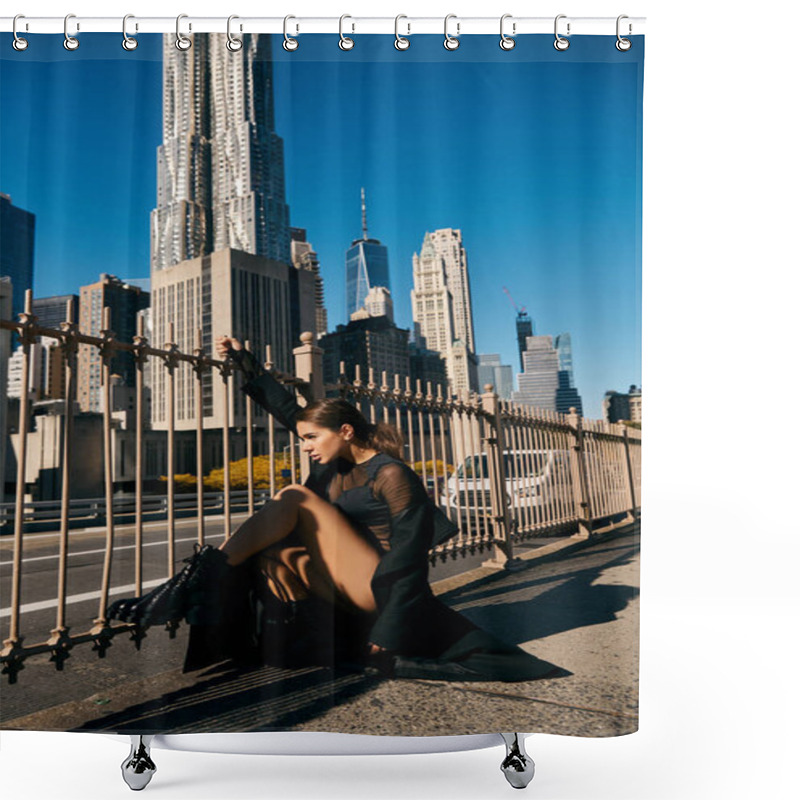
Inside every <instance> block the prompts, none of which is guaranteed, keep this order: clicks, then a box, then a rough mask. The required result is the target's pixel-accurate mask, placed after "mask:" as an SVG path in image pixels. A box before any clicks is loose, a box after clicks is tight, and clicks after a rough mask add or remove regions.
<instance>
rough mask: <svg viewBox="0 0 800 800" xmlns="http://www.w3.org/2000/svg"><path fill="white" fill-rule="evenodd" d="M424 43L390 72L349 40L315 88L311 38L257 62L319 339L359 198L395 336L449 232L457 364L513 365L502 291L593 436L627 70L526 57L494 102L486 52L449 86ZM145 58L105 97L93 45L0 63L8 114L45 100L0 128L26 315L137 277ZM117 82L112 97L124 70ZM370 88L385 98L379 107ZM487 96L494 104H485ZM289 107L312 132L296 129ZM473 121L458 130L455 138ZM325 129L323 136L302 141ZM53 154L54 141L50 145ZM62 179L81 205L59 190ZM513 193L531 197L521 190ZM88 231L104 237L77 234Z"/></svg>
mask: <svg viewBox="0 0 800 800" xmlns="http://www.w3.org/2000/svg"><path fill="white" fill-rule="evenodd" d="M380 38H381V37H375V39H380ZM427 38H428V37H419V38H418V39H417V40H415V48H414V49H413V50H414V53H412V57H411V58H406V59H405V62H404V61H403V59H402V58H401V57H400V56H403V55H405V56H408V53H405V54H397V53H395V52H394V51H393V48H391V47H389V48H384V47H382V46H381V45H383V44H386V41H370V40H367V39H364V40H360V41H359V52H358V54H356V57H355V58H354V59H350V61H348V62H346V63H342V64H338V65H337V69H334V70H331V69H330V63H326V62H329V61H330V59H329V57H328V56H329V54H327V48H328V47H330V46H331V42H332V41H333V40H332V39H331V38H330V37H319V38H318V39H317V38H315V37H305V38H304V40H303V48H301V51H302V52H301V54H300V58H294V59H293V58H292V57H291V56H296V55H297V54H286V53H285V52H284V51H283V50H282V49H281V48H279V47H276V48H274V49H273V54H274V57H275V100H276V109H275V116H276V130H277V132H278V134H279V136H281V137H282V138H283V140H284V143H285V164H286V180H287V185H286V194H287V203H288V205H289V208H290V223H291V225H293V226H299V227H303V228H305V229H306V230H307V231H308V238H309V240H310V241H313V242H314V248H315V250H316V252H317V253H318V257H319V262H320V265H321V274H322V277H323V279H324V280H325V281H326V286H325V288H326V296H325V301H326V305H327V307H328V312H329V319H330V327H333V326H335V325H336V324H337V323H339V322H346V314H345V313H344V309H343V304H344V302H343V301H344V298H343V297H340V296H337V295H338V294H339V293H338V292H336V291H335V287H336V286H337V285H338V284H339V282H340V281H341V280H342V278H343V272H344V253H345V251H346V249H347V245H348V244H349V242H350V241H352V238H353V232H354V230H358V227H359V223H360V220H359V211H360V208H359V203H358V199H359V194H360V189H361V187H362V186H365V187H366V190H367V195H368V197H369V198H370V228H374V229H375V230H377V231H380V233H381V240H382V242H383V243H384V244H385V245H386V246H387V248H388V251H389V263H390V271H391V281H392V296H393V299H394V303H395V311H396V316H397V324H398V325H399V326H401V327H411V309H410V302H409V292H410V288H411V282H412V269H411V256H412V254H413V252H415V250H416V249H417V248H418V247H419V241H420V240H421V238H422V236H423V235H424V233H425V232H426V231H431V230H435V229H439V228H445V227H453V228H459V229H461V230H462V231H463V235H464V245H465V247H466V249H467V250H468V252H469V256H470V278H471V280H472V281H473V296H474V298H475V301H474V312H475V319H474V325H475V338H476V348H475V349H476V352H478V353H486V352H490V353H491V352H494V353H499V354H500V355H501V356H502V358H503V361H504V362H505V363H514V362H515V361H516V360H517V359H518V356H517V353H516V334H515V319H514V313H513V311H512V309H511V307H510V306H509V304H508V301H507V298H506V297H505V296H504V295H503V292H502V285H503V284H504V285H507V286H509V287H510V289H511V290H512V292H513V294H514V296H515V298H516V299H517V300H518V302H520V303H522V304H524V305H525V306H526V307H527V308H528V310H529V312H530V314H531V317H532V318H533V319H534V320H535V322H536V328H537V330H539V331H541V332H543V333H544V332H547V333H552V334H556V333H558V332H560V331H565V330H568V331H570V332H571V334H572V337H573V350H574V360H575V371H576V374H577V375H578V378H579V380H578V384H579V388H580V390H581V394H582V395H583V397H584V401H585V404H586V412H587V415H588V416H592V417H596V418H599V417H600V416H601V410H600V407H601V402H602V397H603V395H604V393H605V391H606V390H608V389H613V388H615V387H621V386H627V385H629V384H631V383H636V384H639V383H640V382H641V378H640V374H641V373H640V358H639V351H640V346H639V340H640V331H639V290H640V285H639V284H640V281H639V252H638V241H639V227H638V226H639V217H640V204H639V202H638V192H639V183H638V182H639V179H640V176H639V175H638V173H637V170H636V167H635V163H636V157H637V155H636V154H637V148H638V142H639V136H640V127H639V126H640V122H639V120H638V119H637V118H636V116H635V108H634V106H635V104H633V103H631V104H630V107H624V108H623V107H620V106H619V104H618V103H616V102H614V94H615V93H614V87H615V86H619V88H620V95H621V96H622V95H624V93H625V92H626V91H628V90H627V88H625V87H626V86H627V84H628V82H629V81H631V80H636V79H637V78H636V76H637V75H638V71H637V67H636V65H635V63H634V62H631V68H630V69H626V68H625V67H624V66H623V65H621V64H617V65H616V66H615V69H614V70H613V71H609V70H606V69H604V67H603V64H602V62H603V61H610V60H613V59H610V58H606V56H605V54H604V51H603V52H601V51H600V48H599V47H595V43H594V42H593V41H592V38H593V37H587V38H586V40H585V41H582V44H584V45H585V46H584V47H583V48H582V54H579V55H578V56H577V57H575V56H573V55H568V56H567V57H568V58H569V59H572V60H573V67H572V68H571V69H570V70H566V71H564V70H561V72H560V73H559V72H558V71H554V70H553V68H552V64H551V63H550V60H551V59H552V58H553V57H552V56H549V54H547V55H544V50H541V51H540V53H539V54H537V59H539V60H537V61H535V62H533V61H532V62H530V63H529V64H526V65H525V66H526V68H527V69H528V70H529V72H530V74H529V75H527V79H525V80H523V79H521V78H519V77H516V78H514V79H513V83H511V85H507V86H506V85H505V82H506V80H507V79H508V78H510V77H511V76H510V73H504V72H503V60H502V59H503V57H507V56H508V54H503V53H500V52H498V53H497V54H496V55H495V56H494V57H493V58H489V59H488V61H489V63H483V65H482V66H480V65H479V64H477V63H476V64H474V65H470V64H467V65H466V66H467V69H466V70H464V71H463V72H462V73H461V75H462V76H463V77H461V78H454V76H453V75H452V74H450V73H448V70H447V61H448V58H449V59H451V60H452V57H453V54H448V53H446V52H444V51H442V53H441V54H440V53H439V52H438V51H439V50H442V48H441V43H440V42H437V43H436V46H435V47H434V46H433V45H434V43H433V41H432V40H430V41H427V40H426V39H427ZM100 39H102V40H103V41H102V42H100V41H99V40H100ZM154 39H155V41H151V40H150V37H141V44H140V48H139V50H140V51H141V52H139V53H137V54H131V55H132V57H133V58H135V59H138V61H137V63H138V67H139V68H138V70H137V71H135V72H134V74H135V76H136V78H135V80H134V81H133V83H131V84H129V85H128V86H127V87H126V88H127V89H128V91H112V87H114V85H115V80H117V79H119V77H120V75H121V72H120V73H117V72H116V70H117V69H119V67H115V65H114V63H113V62H111V61H108V62H105V63H107V64H108V66H109V69H108V70H105V69H104V70H96V69H92V67H94V66H96V63H95V62H94V59H97V58H103V57H104V55H103V48H104V47H105V48H107V52H108V53H109V54H110V53H112V52H114V51H115V49H116V48H118V42H117V41H116V39H115V38H114V37H111V36H108V37H103V36H98V41H94V40H93V43H94V46H93V48H92V53H89V54H88V55H87V56H85V57H84V56H83V55H82V54H81V53H73V54H64V53H63V48H61V50H62V53H57V52H56V50H57V48H58V46H59V44H60V43H58V42H55V43H53V42H45V41H44V40H43V41H42V45H41V48H37V50H39V52H40V58H41V60H40V61H37V62H36V63H31V60H30V59H28V63H25V64H22V63H21V59H20V58H19V57H18V54H13V53H12V54H10V55H9V54H5V53H4V54H3V57H2V59H0V88H2V92H3V96H4V98H8V99H9V100H10V101H11V102H12V103H13V98H14V96H15V95H16V93H18V92H25V93H26V94H30V93H31V92H34V91H36V90H38V88H39V86H40V85H42V86H44V85H48V86H49V88H47V89H46V90H45V89H43V91H42V94H41V96H42V104H41V118H39V117H37V119H36V120H31V121H30V124H29V125H24V124H23V125H16V127H15V126H14V125H12V122H11V120H7V121H6V122H4V123H3V127H2V141H3V155H4V156H6V155H8V154H9V153H12V152H14V153H18V154H19V155H20V156H21V157H19V158H16V159H11V158H7V157H4V158H3V159H2V168H1V170H0V191H3V192H6V193H7V194H9V195H11V197H12V200H13V201H14V202H15V204H16V205H19V206H20V207H22V208H25V209H27V210H30V211H32V212H33V213H35V214H36V216H37V229H38V230H37V241H36V266H35V273H34V290H35V294H36V295H38V296H41V295H43V294H48V295H50V294H58V293H69V292H71V291H75V289H76V287H77V286H79V285H80V284H81V283H90V282H92V281H93V280H96V278H97V275H98V274H99V273H100V272H103V271H106V272H113V273H115V274H118V275H122V276H125V277H126V278H133V277H145V276H147V274H148V268H147V267H148V265H149V231H148V226H149V220H148V214H149V210H150V209H152V208H153V207H154V205H155V203H154V198H155V173H156V158H155V154H156V150H157V147H158V145H159V144H160V143H161V142H160V135H161V118H160V117H161V96H160V90H161V63H160V48H161V37H154ZM490 41H491V47H492V48H494V49H497V48H496V42H495V41H494V37H470V45H471V47H475V48H478V49H481V51H482V54H484V53H483V50H484V49H486V53H488V48H489V46H490ZM333 46H334V47H335V41H334V42H333ZM48 48H49V49H48ZM550 49H551V50H553V48H552V47H551V48H550ZM390 51H391V52H390ZM65 55H66V56H67V57H68V58H69V59H71V61H72V65H71V67H70V70H69V72H70V73H71V75H68V76H67V77H63V73H61V74H62V77H61V82H62V84H63V83H65V82H66V84H67V85H66V86H62V88H63V89H64V90H65V92H63V93H64V94H66V95H68V96H69V108H70V111H73V112H76V113H73V114H71V115H70V122H69V124H68V125H67V133H68V134H69V135H68V136H66V137H64V136H63V134H64V130H63V128H64V124H65V123H64V119H63V118H64V112H65V110H66V109H65V105H64V101H63V98H61V96H60V95H59V93H58V91H56V90H54V88H53V86H52V85H50V84H48V80H47V79H48V75H49V73H50V72H51V70H50V69H49V67H50V66H52V65H50V64H49V60H50V59H52V60H54V61H58V62H59V63H58V64H57V65H56V66H58V67H59V68H62V67H63V66H64V64H63V62H64V61H65V60H66V59H65V57H64V56H65ZM349 55H352V54H349ZM555 55H556V57H558V55H559V54H555ZM513 57H514V58H517V56H513ZM81 58H83V59H84V60H83V61H82V60H81ZM109 58H110V55H109ZM456 58H459V59H460V60H461V61H462V64H461V66H462V67H463V66H465V65H464V63H463V62H464V61H465V60H467V61H468V56H467V57H462V56H460V55H458V54H456ZM523 58H524V57H523ZM370 59H372V61H371V60H370ZM562 60H563V59H562ZM516 66H517V67H519V64H517V65H516ZM21 67H24V70H23V69H21ZM473 67H474V68H473ZM595 67H597V68H598V71H599V72H600V73H602V76H601V77H599V78H598V80H597V81H594V80H593V79H592V77H591V75H592V69H593V68H595ZM126 69H127V71H128V72H127V75H126V79H127V80H128V81H130V80H131V78H130V74H131V72H130V65H128V66H127V67H126ZM612 72H613V77H611V73H612ZM23 73H24V74H25V77H24V79H23ZM545 73H546V74H545ZM570 76H572V77H570ZM523 77H525V71H524V70H523ZM534 77H538V78H539V80H533V78H534ZM551 78H552V80H551ZM400 79H402V85H401V84H400V83H399V82H398V81H399V80H400ZM447 81H450V82H451V83H449V84H447V85H448V87H449V89H450V90H451V94H452V95H453V96H455V97H459V96H469V98H470V103H469V104H463V103H461V104H459V103H458V102H455V103H450V104H447V103H441V101H440V99H438V98H439V97H440V95H441V89H442V87H443V86H444V85H445V83H446V82H447ZM452 81H456V83H455V84H453V83H452ZM531 81H533V82H532V83H531ZM50 83H52V82H50ZM525 83H527V84H528V86H526V85H523V84H525ZM595 84H597V85H595ZM529 85H536V86H537V87H539V86H540V87H541V88H540V89H537V93H536V94H535V95H534V96H532V97H530V101H531V102H530V103H528V104H525V105H524V107H522V106H520V105H514V106H513V115H511V116H512V119H513V121H514V122H515V124H513V125H510V124H509V122H508V120H507V119H505V116H504V113H505V111H506V110H507V109H505V108H503V107H502V101H503V97H504V96H505V95H506V94H507V96H508V97H509V98H513V97H516V96H525V97H526V98H527V96H528V95H530V94H531V93H530V90H529V88H528V87H529ZM385 86H394V87H395V88H396V89H397V93H396V94H393V92H388V93H387V92H385V91H379V89H380V88H381V87H385ZM499 86H504V92H499V93H498V92H497V91H496V90H497V88H498V87H499ZM289 88H291V91H289ZM596 89H597V91H595V90H596ZM467 93H468V94H467ZM98 97H102V98H103V101H102V102H99V101H98V99H97V98H98ZM106 99H107V100H108V102H106ZM345 100H346V102H345ZM398 104H399V106H400V107H402V108H403V112H402V115H401V116H398V115H397V107H398ZM467 106H468V107H467ZM309 107H313V111H314V117H315V123H314V124H313V125H307V124H304V120H305V119H307V116H308V114H307V112H308V110H309ZM556 108H557V109H558V114H554V113H553V109H556ZM475 112H478V116H477V119H478V123H477V125H475V124H473V125H472V126H469V125H465V118H466V117H472V116H473V114H474V113H475ZM51 115H54V116H51ZM587 116H589V117H593V118H596V124H598V125H599V126H600V130H601V132H602V133H603V134H604V135H605V136H606V137H607V141H605V143H604V145H603V147H601V144H603V143H596V142H586V141H583V140H582V138H581V134H580V131H579V128H581V127H582V126H583V125H584V121H585V119H586V117H587ZM56 117H57V118H56ZM422 120H424V122H425V125H424V131H423V132H422V134H421V135H411V134H413V133H414V128H413V126H412V124H411V123H412V122H414V121H422ZM15 122H18V121H15ZM387 124H388V127H387ZM326 125H327V129H328V131H327V135H326V136H325V137H320V129H322V128H325V127H326ZM589 127H591V126H589ZM465 128H468V130H466V129H465ZM125 129H128V132H127V134H126V135H127V137H128V138H130V137H131V136H133V138H134V139H135V146H134V148H133V150H134V153H135V154H136V155H135V158H138V159H139V160H140V162H141V163H140V164H135V165H132V164H131V163H124V164H120V163H118V162H119V159H118V157H116V154H115V153H114V152H113V148H111V147H108V145H107V144H106V142H108V141H111V140H113V138H114V136H115V135H117V134H115V133H114V132H118V131H119V130H125ZM379 130H380V131H382V132H383V133H382V135H380V136H378V135H377V132H378V131H379ZM134 134H135V135H134ZM59 135H61V136H62V138H65V141H64V142H62V143H60V144H58V145H56V144H55V143H54V137H55V138H57V137H58V136H59ZM87 138H88V139H89V140H90V141H92V142H96V144H97V146H96V147H94V149H93V152H92V155H93V158H92V159H86V157H85V149H81V148H82V147H84V148H85V145H84V144H81V143H82V142H84V141H85V140H86V139H87ZM484 139H486V140H487V141H493V142H494V144H493V148H494V150H495V151H496V152H497V153H505V154H507V155H506V158H507V160H508V169H504V161H503V158H502V157H500V158H497V159H487V158H484V155H485V154H484V153H483V151H482V150H481V142H482V141H483V140H484ZM332 148H335V151H334V150H332ZM442 148H444V150H443V149H442ZM383 149H385V150H386V152H392V151H396V152H397V156H396V159H395V161H396V163H393V162H392V161H391V160H389V162H388V163H385V161H384V160H382V159H381V158H380V154H381V151H382V150H383ZM435 150H438V152H439V156H438V157H434V155H433V154H434V151H435ZM594 150H598V152H599V153H600V155H601V156H602V157H601V158H599V159H598V158H597V157H596V155H597V154H596V153H594V152H593V151H594ZM334 152H337V153H339V155H337V156H336V158H333V153H334ZM443 152H445V153H446V154H447V158H443V157H442V153H443ZM81 153H83V154H84V157H83V159H80V158H78V156H79V155H80V154H81ZM77 165H80V172H81V180H82V182H83V186H82V187H78V186H75V185H74V184H73V183H71V182H70V181H69V180H68V175H67V174H66V173H67V172H69V173H70V174H72V172H73V171H74V170H75V169H77V168H78V167H77ZM531 176H533V177H534V178H536V177H537V176H541V180H536V181H534V183H535V185H526V184H525V183H524V181H525V178H526V177H527V178H530V177H531ZM632 184H633V185H632ZM83 187H86V188H83ZM65 195H68V196H70V197H72V205H73V206H75V207H76V209H77V210H76V215H75V216H74V217H73V216H71V215H70V214H69V213H67V211H66V210H65V209H64V205H63V201H64V197H65ZM626 196H627V198H628V199H625V198H626ZM630 198H633V200H631V199H630ZM142 212H144V213H142ZM78 217H83V219H84V220H86V221H82V220H81V219H80V218H78ZM100 218H102V219H104V220H105V221H106V224H105V225H102V226H98V225H97V220H98V219H100ZM568 219H572V220H573V222H572V223H568V222H567V220H568ZM576 220H577V221H576ZM89 230H91V236H89ZM628 242H632V243H635V244H627V243H628ZM65 243H67V244H68V246H65ZM45 286H46V287H47V288H46V290H44V289H43V287H45ZM590 297H591V298H592V300H591V302H590V301H589V298H590Z"/></svg>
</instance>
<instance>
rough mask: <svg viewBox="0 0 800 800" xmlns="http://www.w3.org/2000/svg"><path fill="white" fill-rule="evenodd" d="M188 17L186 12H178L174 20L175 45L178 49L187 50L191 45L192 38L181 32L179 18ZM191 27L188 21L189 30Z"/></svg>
mask: <svg viewBox="0 0 800 800" xmlns="http://www.w3.org/2000/svg"><path fill="white" fill-rule="evenodd" d="M188 17H189V15H188V14H178V18H177V19H176V20H175V47H177V48H178V50H188V49H189V48H190V47H191V46H192V40H191V39H190V38H189V37H188V36H184V35H183V34H182V33H181V20H182V19H187V18H188ZM191 29H192V25H191V23H190V24H189V30H191Z"/></svg>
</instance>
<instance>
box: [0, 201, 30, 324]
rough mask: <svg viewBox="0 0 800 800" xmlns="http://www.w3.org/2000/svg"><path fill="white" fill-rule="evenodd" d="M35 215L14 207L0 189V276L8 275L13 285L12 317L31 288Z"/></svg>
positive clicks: (22, 307)
mask: <svg viewBox="0 0 800 800" xmlns="http://www.w3.org/2000/svg"><path fill="white" fill-rule="evenodd" d="M35 225H36V217H34V215H33V214H31V212H30V211H25V210H24V209H22V208H17V206H15V205H14V204H13V203H12V202H11V198H10V197H9V196H8V195H7V194H2V193H0V277H5V278H10V279H11V286H12V289H13V292H14V294H13V297H12V300H11V315H12V316H11V318H12V319H16V318H17V314H19V313H20V312H22V311H24V310H25V291H26V290H27V289H32V288H33V241H34V228H35Z"/></svg>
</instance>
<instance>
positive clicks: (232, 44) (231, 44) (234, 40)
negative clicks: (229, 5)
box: [225, 14, 244, 53]
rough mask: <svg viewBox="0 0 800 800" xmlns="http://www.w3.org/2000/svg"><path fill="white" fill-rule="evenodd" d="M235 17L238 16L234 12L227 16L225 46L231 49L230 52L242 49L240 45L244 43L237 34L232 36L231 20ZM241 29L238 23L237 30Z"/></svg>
mask: <svg viewBox="0 0 800 800" xmlns="http://www.w3.org/2000/svg"><path fill="white" fill-rule="evenodd" d="M235 19H239V17H237V16H236V14H231V15H230V16H229V17H228V41H227V43H226V44H225V46H226V47H227V48H228V50H230V51H231V53H238V52H239V51H240V50H241V49H242V45H243V44H244V43H243V42H242V40H241V39H240V38H239V37H238V36H234V35H233V34H232V33H231V22H233V20H235ZM241 29H242V27H241V25H240V26H239V30H240V31H241Z"/></svg>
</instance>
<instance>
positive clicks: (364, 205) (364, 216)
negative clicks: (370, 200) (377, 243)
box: [361, 186, 369, 241]
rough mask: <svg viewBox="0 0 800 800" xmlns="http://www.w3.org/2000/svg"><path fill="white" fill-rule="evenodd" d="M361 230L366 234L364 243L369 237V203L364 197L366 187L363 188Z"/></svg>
mask: <svg viewBox="0 0 800 800" xmlns="http://www.w3.org/2000/svg"><path fill="white" fill-rule="evenodd" d="M361 230H362V231H363V233H364V241H366V240H367V239H368V238H369V237H368V236H367V201H366V198H365V196H364V187H363V186H362V187H361Z"/></svg>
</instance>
